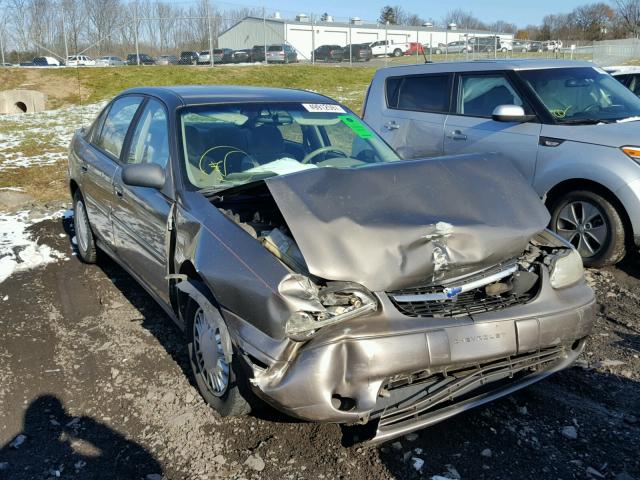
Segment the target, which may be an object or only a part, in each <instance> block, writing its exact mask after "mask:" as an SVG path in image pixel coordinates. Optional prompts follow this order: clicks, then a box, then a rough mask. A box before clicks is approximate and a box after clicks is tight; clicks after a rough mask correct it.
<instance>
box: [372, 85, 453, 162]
mask: <svg viewBox="0 0 640 480" xmlns="http://www.w3.org/2000/svg"><path fill="white" fill-rule="evenodd" d="M452 79H453V76H452V75H451V74H448V73H435V74H429V75H409V76H403V77H389V78H387V79H386V82H385V87H384V88H385V91H386V95H385V96H386V102H385V100H384V99H382V105H381V106H382V109H381V114H380V116H379V118H377V119H375V117H377V115H376V113H375V112H372V113H373V118H374V119H375V120H373V121H370V120H369V118H368V117H369V112H370V111H372V110H373V108H371V107H368V108H367V111H366V112H365V120H367V121H368V122H369V123H371V124H372V126H373V128H374V129H375V130H376V131H377V132H378V133H380V135H381V136H382V137H383V138H384V139H385V140H386V141H387V143H388V144H389V145H391V146H392V147H393V148H394V149H395V150H396V151H397V152H398V154H399V155H400V156H401V157H402V158H405V159H411V158H424V157H435V156H438V155H442V154H443V152H444V146H443V137H444V122H445V119H446V116H447V113H448V112H449V108H450V102H451V85H452Z"/></svg>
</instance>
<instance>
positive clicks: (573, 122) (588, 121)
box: [558, 118, 611, 125]
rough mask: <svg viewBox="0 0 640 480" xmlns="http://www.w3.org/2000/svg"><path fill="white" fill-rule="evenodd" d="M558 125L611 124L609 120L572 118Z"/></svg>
mask: <svg viewBox="0 0 640 480" xmlns="http://www.w3.org/2000/svg"><path fill="white" fill-rule="evenodd" d="M558 123H560V125H597V124H599V123H611V120H606V119H602V118H574V119H573V120H562V121H561V122H558Z"/></svg>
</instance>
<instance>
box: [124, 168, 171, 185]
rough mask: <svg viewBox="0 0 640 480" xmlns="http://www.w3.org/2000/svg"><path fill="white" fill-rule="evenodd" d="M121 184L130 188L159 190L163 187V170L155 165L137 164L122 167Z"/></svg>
mask: <svg viewBox="0 0 640 480" xmlns="http://www.w3.org/2000/svg"><path fill="white" fill-rule="evenodd" d="M122 182H123V183H124V184H125V185H129V186H131V187H147V188H155V189H156V190H160V189H161V188H162V187H164V182H165V174H164V169H163V168H162V167H161V166H160V165H158V164H156V163H137V164H130V165H125V166H124V167H122Z"/></svg>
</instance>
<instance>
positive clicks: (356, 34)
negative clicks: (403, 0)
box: [218, 14, 513, 59]
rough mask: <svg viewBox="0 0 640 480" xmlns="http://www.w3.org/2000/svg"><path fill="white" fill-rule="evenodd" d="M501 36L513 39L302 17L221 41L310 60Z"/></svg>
mask: <svg viewBox="0 0 640 480" xmlns="http://www.w3.org/2000/svg"><path fill="white" fill-rule="evenodd" d="M490 35H497V36H499V37H500V38H501V39H504V40H510V39H513V35H512V34H510V33H496V32H488V31H484V30H464V31H463V30H454V29H442V28H434V27H428V26H422V27H404V26H400V25H389V26H385V25H379V24H372V23H364V22H362V20H360V19H359V18H352V19H351V21H350V22H349V23H344V22H332V21H326V22H311V21H309V18H308V17H307V16H306V15H304V14H300V15H298V16H297V17H296V19H295V20H286V19H281V18H260V17H245V18H244V19H242V20H240V21H239V22H238V23H236V24H235V25H234V26H232V27H231V28H229V29H228V30H225V31H224V32H223V33H221V34H220V36H219V37H218V44H219V46H220V47H222V48H232V49H234V50H239V49H242V48H251V47H253V46H254V45H269V44H273V43H288V44H290V45H291V46H292V47H293V48H295V49H296V50H297V52H298V57H299V58H301V59H310V58H311V52H312V51H313V50H314V49H315V48H317V47H319V46H320V45H340V46H345V45H348V44H350V43H369V42H375V41H377V40H389V41H390V42H392V43H405V42H416V41H417V42H420V43H422V44H423V45H434V46H435V45H438V44H439V43H445V44H446V43H449V42H454V41H458V40H465V38H471V37H483V36H490Z"/></svg>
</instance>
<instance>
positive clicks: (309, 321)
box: [279, 274, 378, 341]
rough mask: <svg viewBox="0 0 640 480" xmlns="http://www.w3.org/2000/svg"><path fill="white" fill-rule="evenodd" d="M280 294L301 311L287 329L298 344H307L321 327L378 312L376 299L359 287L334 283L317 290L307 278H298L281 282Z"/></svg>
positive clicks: (296, 312)
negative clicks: (306, 341)
mask: <svg viewBox="0 0 640 480" xmlns="http://www.w3.org/2000/svg"><path fill="white" fill-rule="evenodd" d="M279 290H280V294H282V295H283V296H284V297H285V298H288V299H290V300H291V302H292V303H293V304H294V305H296V306H298V307H299V310H297V311H295V312H293V313H292V314H291V316H290V317H289V319H288V320H287V323H286V325H285V332H286V334H287V336H288V337H289V338H291V339H293V340H298V341H303V340H308V339H309V338H311V337H312V336H313V335H314V333H315V332H316V331H317V330H318V329H320V328H322V327H326V326H329V325H334V324H336V323H340V322H344V321H346V320H350V319H352V318H356V317H359V316H361V315H364V314H366V313H369V312H373V311H375V310H377V309H378V302H377V300H376V298H375V296H374V295H373V294H372V293H371V292H369V291H368V290H367V289H365V288H364V287H363V286H362V285H359V284H357V283H351V282H333V283H329V284H328V285H327V286H326V287H318V286H316V285H315V284H314V283H313V282H311V281H310V280H309V279H308V278H306V277H304V276H302V275H297V274H296V275H290V276H289V277H288V278H287V279H285V280H284V281H283V282H281V284H280V288H279ZM301 300H302V301H301Z"/></svg>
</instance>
